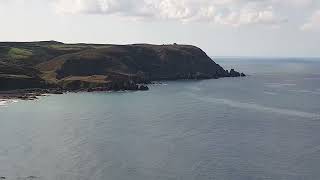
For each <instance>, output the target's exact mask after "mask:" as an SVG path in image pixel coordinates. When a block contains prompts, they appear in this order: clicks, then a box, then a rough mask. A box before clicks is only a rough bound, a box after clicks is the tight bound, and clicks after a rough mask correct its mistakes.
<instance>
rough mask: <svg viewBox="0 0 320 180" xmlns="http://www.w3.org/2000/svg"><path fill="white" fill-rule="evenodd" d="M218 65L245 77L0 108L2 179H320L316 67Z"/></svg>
mask: <svg viewBox="0 0 320 180" xmlns="http://www.w3.org/2000/svg"><path fill="white" fill-rule="evenodd" d="M216 62H217V63H219V64H221V65H222V66H223V67H225V68H228V69H230V68H236V69H237V70H240V71H243V72H245V73H247V74H249V75H250V76H248V77H246V78H224V79H218V80H204V81H171V82H164V83H163V84H161V85H152V86H150V87H151V89H150V91H147V92H118V93H78V94H73V93H70V94H65V95H51V96H47V97H42V98H40V99H39V100H37V101H19V102H15V103H9V104H6V103H3V102H2V103H0V177H1V176H4V177H6V179H9V180H10V179H13V180H15V179H44V180H55V179H61V180H91V179H92V180H95V179H97V180H106V179H107V180H154V179H159V180H169V179H170V180H176V179H179V180H191V179H192V180H193V179H199V180H212V179H217V180H264V179H268V180H270V179H271V180H302V179H303V180H317V179H320V61H318V62H317V61H315V59H261V58H260V59H245V58H242V59H240V58H238V59H237V58H218V59H216Z"/></svg>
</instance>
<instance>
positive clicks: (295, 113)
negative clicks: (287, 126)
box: [192, 94, 320, 120]
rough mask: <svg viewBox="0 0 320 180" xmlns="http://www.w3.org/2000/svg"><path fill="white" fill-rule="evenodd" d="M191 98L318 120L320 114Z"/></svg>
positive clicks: (224, 100) (232, 101)
mask: <svg viewBox="0 0 320 180" xmlns="http://www.w3.org/2000/svg"><path fill="white" fill-rule="evenodd" d="M192 96H193V97H194V98H197V99H199V100H202V101H205V102H210V103H216V104H223V105H227V106H230V107H235V108H241V109H248V110H255V111H260V112H269V113H276V114H280V115H286V116H295V117H301V118H310V119H314V120H320V114H317V113H310V112H304V111H298V110H293V109H283V108H276V107H268V106H264V105H260V104H256V103H245V102H239V101H234V100H230V99H219V98H212V97H198V96H197V95H196V94H192Z"/></svg>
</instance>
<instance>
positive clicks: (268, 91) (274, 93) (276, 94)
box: [263, 91, 277, 95]
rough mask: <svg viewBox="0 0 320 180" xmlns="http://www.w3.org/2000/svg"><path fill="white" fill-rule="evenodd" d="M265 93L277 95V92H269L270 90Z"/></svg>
mask: <svg viewBox="0 0 320 180" xmlns="http://www.w3.org/2000/svg"><path fill="white" fill-rule="evenodd" d="M263 93H265V94H268V95H277V93H275V92H269V91H264V92H263Z"/></svg>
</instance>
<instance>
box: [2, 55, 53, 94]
mask: <svg viewBox="0 0 320 180" xmlns="http://www.w3.org/2000/svg"><path fill="white" fill-rule="evenodd" d="M38 74H40V72H39V71H38V70H36V69H33V68H29V67H23V66H19V65H15V64H11V63H6V62H1V61H0V91H4V90H5V91H6V90H12V89H25V88H46V87H48V84H47V83H46V82H45V80H43V79H41V78H40V77H39V76H38Z"/></svg>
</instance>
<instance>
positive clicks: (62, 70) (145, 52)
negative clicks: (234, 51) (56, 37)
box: [0, 42, 244, 90]
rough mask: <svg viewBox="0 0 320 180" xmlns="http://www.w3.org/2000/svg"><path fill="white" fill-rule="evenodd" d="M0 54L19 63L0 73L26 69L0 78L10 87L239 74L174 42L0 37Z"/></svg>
mask: <svg viewBox="0 0 320 180" xmlns="http://www.w3.org/2000/svg"><path fill="white" fill-rule="evenodd" d="M1 47H2V48H1ZM0 59H2V61H3V62H5V63H6V65H7V66H12V67H14V68H16V69H17V68H18V69H19V68H20V69H19V70H16V71H15V72H4V70H3V69H5V68H3V67H2V68H1V66H0V74H3V75H4V74H11V75H19V73H20V75H26V76H25V77H24V80H23V83H21V82H20V80H21V79H15V78H13V79H10V80H8V78H2V81H3V82H6V84H7V85H6V86H7V87H12V88H23V87H26V88H30V87H34V86H38V87H41V86H43V84H46V83H48V82H49V83H51V84H53V85H56V86H59V87H62V88H66V89H83V88H87V89H88V88H90V89H95V88H96V89H97V88H106V89H107V90H113V89H115V90H123V89H139V88H140V86H138V85H137V84H139V83H149V82H151V81H155V80H176V79H209V78H220V77H230V76H231V77H238V76H241V74H240V73H238V72H236V71H234V70H232V71H230V73H229V72H228V71H225V70H224V69H223V68H222V67H221V66H219V65H218V64H216V63H215V62H214V61H213V60H212V59H211V58H209V57H208V56H207V55H206V53H205V52H203V51H202V50H201V49H200V48H197V47H195V46H190V45H177V44H174V45H150V44H134V45H96V44H63V43H58V42H38V43H36V42H33V43H0ZM8 62H10V63H8ZM1 69H2V71H1ZM243 75H244V74H243ZM12 77H13V76H12ZM21 77H22V76H20V78H21ZM26 77H28V78H31V79H32V81H31V79H28V78H26ZM27 79H28V80H27ZM0 80H1V77H0ZM31 82H32V83H31ZM44 82H46V83H44ZM37 83H38V84H39V85H36V84H37ZM17 84H21V86H20V85H17ZM142 88H144V87H142Z"/></svg>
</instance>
